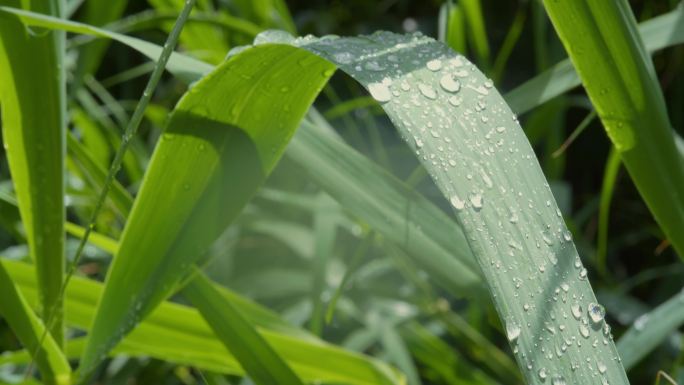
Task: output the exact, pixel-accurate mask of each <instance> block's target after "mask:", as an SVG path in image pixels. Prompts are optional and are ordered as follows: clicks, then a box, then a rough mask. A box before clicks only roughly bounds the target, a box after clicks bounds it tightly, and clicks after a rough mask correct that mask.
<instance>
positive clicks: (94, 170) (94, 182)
mask: <svg viewBox="0 0 684 385" xmlns="http://www.w3.org/2000/svg"><path fill="white" fill-rule="evenodd" d="M67 143H68V151H69V154H70V155H71V159H72V160H73V161H74V162H75V163H76V165H78V166H79V168H80V170H81V171H82V172H83V174H84V175H85V177H86V178H85V179H86V180H87V181H88V182H89V184H90V185H91V187H93V188H95V189H96V190H100V189H101V188H102V186H103V184H104V182H105V179H106V178H107V170H106V169H104V168H102V167H101V166H100V165H99V164H98V162H97V161H96V160H95V159H93V155H91V153H90V152H89V151H88V150H87V149H86V148H85V147H84V146H83V145H82V144H81V143H80V142H79V141H78V140H77V139H76V138H74V136H73V134H71V133H68V134H67ZM108 198H109V200H110V201H111V203H112V204H113V205H114V207H116V209H117V211H118V212H119V213H120V214H121V215H122V216H123V217H124V218H127V217H128V214H129V213H130V211H131V207H132V206H133V197H132V196H131V194H130V193H129V192H128V191H127V190H126V189H125V188H124V187H123V186H122V185H121V183H119V182H118V181H116V180H114V181H113V182H112V189H111V191H110V193H109V196H108Z"/></svg>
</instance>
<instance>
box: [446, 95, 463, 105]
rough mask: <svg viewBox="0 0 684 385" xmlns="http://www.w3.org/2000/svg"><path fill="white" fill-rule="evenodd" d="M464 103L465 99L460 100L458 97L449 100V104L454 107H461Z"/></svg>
mask: <svg viewBox="0 0 684 385" xmlns="http://www.w3.org/2000/svg"><path fill="white" fill-rule="evenodd" d="M462 102H463V99H462V98H459V97H458V96H452V97H450V98H449V104H451V105H452V106H454V107H458V106H460V105H461V103H462Z"/></svg>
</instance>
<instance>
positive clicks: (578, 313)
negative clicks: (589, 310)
mask: <svg viewBox="0 0 684 385" xmlns="http://www.w3.org/2000/svg"><path fill="white" fill-rule="evenodd" d="M570 311H571V312H572V316H573V317H575V319H580V318H581V317H582V306H580V304H578V303H575V304H573V305H572V306H570Z"/></svg>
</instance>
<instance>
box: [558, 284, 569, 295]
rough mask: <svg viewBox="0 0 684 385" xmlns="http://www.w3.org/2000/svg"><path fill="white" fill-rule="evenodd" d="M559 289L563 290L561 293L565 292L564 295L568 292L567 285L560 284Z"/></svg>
mask: <svg viewBox="0 0 684 385" xmlns="http://www.w3.org/2000/svg"><path fill="white" fill-rule="evenodd" d="M560 287H561V289H563V291H564V292H566V293H567V292H568V290H570V286H568V284H567V283H561V285H560Z"/></svg>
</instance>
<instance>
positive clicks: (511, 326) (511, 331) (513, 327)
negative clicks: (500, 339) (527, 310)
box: [506, 321, 520, 342]
mask: <svg viewBox="0 0 684 385" xmlns="http://www.w3.org/2000/svg"><path fill="white" fill-rule="evenodd" d="M519 336H520V326H519V325H518V324H517V323H516V322H515V321H509V322H506V337H508V341H510V342H515V340H517V339H518V337H519Z"/></svg>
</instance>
